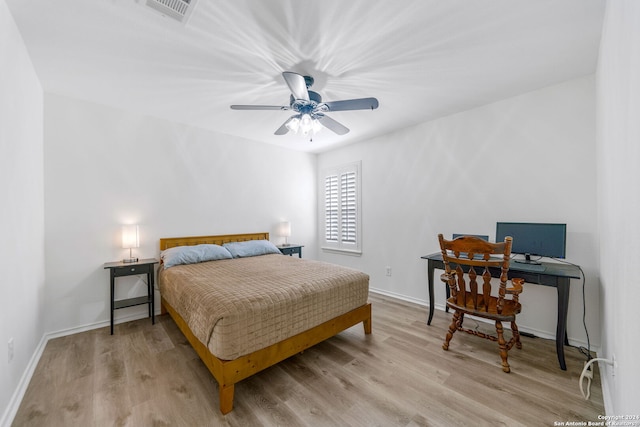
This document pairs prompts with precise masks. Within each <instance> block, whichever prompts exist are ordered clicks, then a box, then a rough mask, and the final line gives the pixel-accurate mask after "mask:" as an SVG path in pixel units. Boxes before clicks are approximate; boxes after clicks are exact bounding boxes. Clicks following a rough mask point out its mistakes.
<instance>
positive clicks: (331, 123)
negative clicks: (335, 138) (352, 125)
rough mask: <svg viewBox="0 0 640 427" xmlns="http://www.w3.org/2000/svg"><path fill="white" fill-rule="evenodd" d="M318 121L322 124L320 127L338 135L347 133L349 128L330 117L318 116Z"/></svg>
mask: <svg viewBox="0 0 640 427" xmlns="http://www.w3.org/2000/svg"><path fill="white" fill-rule="evenodd" d="M317 117H318V120H320V123H322V126H324V127H326V128H327V129H329V130H330V131H333V132H335V133H337V134H338V135H344V134H346V133H348V132H349V128H348V127H346V126H344V125H342V124H340V123H338V122H336V121H335V120H333V119H332V118H331V117H328V116H325V115H322V116H321V115H318V116H317Z"/></svg>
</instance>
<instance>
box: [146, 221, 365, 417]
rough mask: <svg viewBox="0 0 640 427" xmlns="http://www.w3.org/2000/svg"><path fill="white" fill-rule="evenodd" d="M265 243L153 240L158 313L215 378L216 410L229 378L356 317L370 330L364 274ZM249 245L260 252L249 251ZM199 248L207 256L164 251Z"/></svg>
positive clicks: (235, 237)
mask: <svg viewBox="0 0 640 427" xmlns="http://www.w3.org/2000/svg"><path fill="white" fill-rule="evenodd" d="M268 240H269V233H250V234H232V235H220V236H198V237H177V238H162V239H160V250H161V251H163V252H162V253H163V257H164V258H163V260H162V261H161V264H160V267H159V270H158V285H159V288H160V294H161V310H162V313H163V314H165V313H169V315H170V316H171V317H172V318H173V320H174V321H175V323H176V324H177V325H178V327H179V328H180V330H181V331H182V333H183V334H184V335H185V337H186V338H187V340H188V341H189V342H190V344H191V346H192V347H193V348H194V350H195V351H196V353H197V354H198V356H199V357H200V358H201V359H202V361H203V362H204V364H205V365H206V366H207V368H208V369H209V371H210V372H211V374H212V375H213V376H214V378H215V379H216V381H217V382H218V389H219V399H220V411H221V412H222V413H223V414H226V413H229V412H230V411H231V410H232V409H233V397H234V388H235V384H236V383H237V382H239V381H241V380H243V379H245V378H248V377H249V376H251V375H253V374H255V373H257V372H260V371H261V370H263V369H266V368H268V367H270V366H272V365H274V364H276V363H278V362H280V361H282V360H284V359H286V358H288V357H290V356H292V355H294V354H297V353H299V352H301V351H303V350H305V349H307V348H309V347H312V346H314V345H316V344H318V343H320V342H322V341H324V340H326V339H328V338H330V337H332V336H334V335H336V334H338V333H339V332H341V331H343V330H345V329H347V328H350V327H352V326H354V325H356V324H358V323H360V322H362V323H363V326H364V333H365V334H370V333H371V304H370V303H369V302H368V289H369V276H367V275H366V274H364V273H362V272H359V271H357V270H352V269H348V268H345V267H340V266H336V265H333V264H328V263H322V262H318V261H312V260H305V259H300V258H296V257H289V256H286V255H282V254H280V253H275V247H274V246H273V245H272V244H271V243H269V242H268ZM220 247H223V248H225V251H223V250H222V249H220ZM246 247H250V248H251V250H249V252H246V251H247V249H245V248H246ZM256 247H257V248H261V249H262V248H267V250H266V251H265V253H260V252H259V251H258V255H257V256H254V255H256V253H253V252H252V251H254V249H253V248H256ZM201 248H206V249H207V250H208V251H209V250H215V251H216V252H215V256H214V257H213V258H212V257H211V256H209V257H205V258H202V259H204V261H202V262H192V260H188V261H187V262H184V263H178V264H177V265H170V264H172V263H173V262H174V259H171V258H170V257H169V255H170V253H171V254H173V253H174V252H178V251H185V252H189V251H191V252H192V253H193V252H194V251H195V250H196V249H198V250H200V249H201ZM271 248H273V251H272V250H271ZM226 249H228V250H229V251H230V252H229V253H231V254H232V257H228V256H227V255H226ZM243 251H245V252H243ZM222 252H225V254H224V255H225V256H221V257H219V254H222ZM200 253H201V252H198V254H200ZM209 259H213V260H211V261H210V260H209ZM197 261H201V259H198V260H197ZM165 262H166V264H165ZM167 266H168V267H167Z"/></svg>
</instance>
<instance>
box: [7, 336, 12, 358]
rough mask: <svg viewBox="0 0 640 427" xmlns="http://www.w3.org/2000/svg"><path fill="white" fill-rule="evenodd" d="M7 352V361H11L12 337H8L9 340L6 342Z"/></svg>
mask: <svg viewBox="0 0 640 427" xmlns="http://www.w3.org/2000/svg"><path fill="white" fill-rule="evenodd" d="M7 354H8V356H9V362H11V361H12V360H13V337H11V338H9V342H7Z"/></svg>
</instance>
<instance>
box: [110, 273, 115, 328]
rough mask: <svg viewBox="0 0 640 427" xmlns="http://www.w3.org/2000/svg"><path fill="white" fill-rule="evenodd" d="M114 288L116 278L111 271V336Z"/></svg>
mask: <svg viewBox="0 0 640 427" xmlns="http://www.w3.org/2000/svg"><path fill="white" fill-rule="evenodd" d="M115 286H116V278H115V274H114V270H113V269H111V335H113V310H114V304H115V302H114V298H115Z"/></svg>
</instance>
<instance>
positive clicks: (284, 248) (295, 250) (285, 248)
mask: <svg viewBox="0 0 640 427" xmlns="http://www.w3.org/2000/svg"><path fill="white" fill-rule="evenodd" d="M276 247H277V248H278V249H280V252H282V253H283V254H284V255H289V256H293V254H298V258H302V248H304V245H296V244H293V243H290V244H288V245H276Z"/></svg>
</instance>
